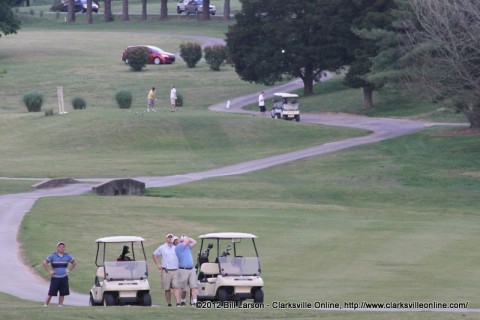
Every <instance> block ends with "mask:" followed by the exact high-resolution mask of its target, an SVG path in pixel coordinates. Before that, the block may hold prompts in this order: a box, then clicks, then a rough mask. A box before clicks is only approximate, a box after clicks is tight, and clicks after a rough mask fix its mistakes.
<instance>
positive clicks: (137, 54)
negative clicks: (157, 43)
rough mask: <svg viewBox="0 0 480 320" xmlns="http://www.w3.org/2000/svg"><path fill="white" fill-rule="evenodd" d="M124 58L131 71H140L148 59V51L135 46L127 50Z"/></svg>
mask: <svg viewBox="0 0 480 320" xmlns="http://www.w3.org/2000/svg"><path fill="white" fill-rule="evenodd" d="M125 59H126V61H127V63H128V65H129V66H130V68H132V70H133V71H141V70H142V69H143V68H144V67H145V65H146V64H147V62H148V59H150V53H148V49H147V48H145V47H135V48H130V49H128V50H127V54H126V55H125Z"/></svg>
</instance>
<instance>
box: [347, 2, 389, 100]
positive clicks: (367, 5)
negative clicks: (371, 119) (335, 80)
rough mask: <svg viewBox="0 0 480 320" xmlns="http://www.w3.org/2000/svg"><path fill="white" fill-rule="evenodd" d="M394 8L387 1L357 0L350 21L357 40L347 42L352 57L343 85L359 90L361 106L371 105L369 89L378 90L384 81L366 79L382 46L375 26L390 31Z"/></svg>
mask: <svg viewBox="0 0 480 320" xmlns="http://www.w3.org/2000/svg"><path fill="white" fill-rule="evenodd" d="M395 7H396V5H395V1H391V0H387V1H385V0H361V3H360V5H358V6H357V8H358V9H357V10H358V11H357V17H356V18H355V19H354V20H353V22H352V24H353V29H352V32H353V33H354V34H355V35H357V36H358V41H352V42H350V45H351V48H350V50H351V52H353V55H354V56H355V60H354V61H353V62H352V63H351V64H350V66H349V68H348V72H347V73H346V75H345V79H344V84H345V85H347V86H350V87H352V88H362V89H363V106H364V107H365V108H371V107H372V106H373V91H374V90H378V89H381V88H382V87H383V86H384V84H385V82H383V81H369V80H368V77H367V75H368V74H369V73H370V72H371V71H372V58H373V57H375V56H376V55H377V54H378V52H379V51H380V50H381V49H383V46H382V44H383V42H381V41H378V36H382V34H381V35H379V34H378V32H377V31H378V29H380V30H393V26H392V21H393V16H392V15H391V10H392V9H394V8H395Z"/></svg>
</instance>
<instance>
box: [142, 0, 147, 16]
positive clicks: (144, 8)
mask: <svg viewBox="0 0 480 320" xmlns="http://www.w3.org/2000/svg"><path fill="white" fill-rule="evenodd" d="M145 20H147V0H142V21H145Z"/></svg>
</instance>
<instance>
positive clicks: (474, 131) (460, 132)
mask: <svg viewBox="0 0 480 320" xmlns="http://www.w3.org/2000/svg"><path fill="white" fill-rule="evenodd" d="M472 135H480V128H461V129H457V130H454V131H452V136H472Z"/></svg>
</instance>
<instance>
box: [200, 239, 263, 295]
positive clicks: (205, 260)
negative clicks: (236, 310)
mask: <svg viewBox="0 0 480 320" xmlns="http://www.w3.org/2000/svg"><path fill="white" fill-rule="evenodd" d="M199 238H200V239H201V244H200V252H199V254H198V263H197V270H198V281H197V285H198V300H199V301H206V300H208V301H220V302H225V301H237V302H241V301H243V300H246V299H253V301H254V302H255V303H263V290H262V288H263V279H262V278H261V277H260V272H261V268H260V261H259V259H258V251H257V247H256V245H255V238H257V236H255V235H253V234H249V233H239V232H222V233H208V234H204V235H201V236H199ZM212 250H213V257H212V258H210V257H209V255H210V251H212Z"/></svg>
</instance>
